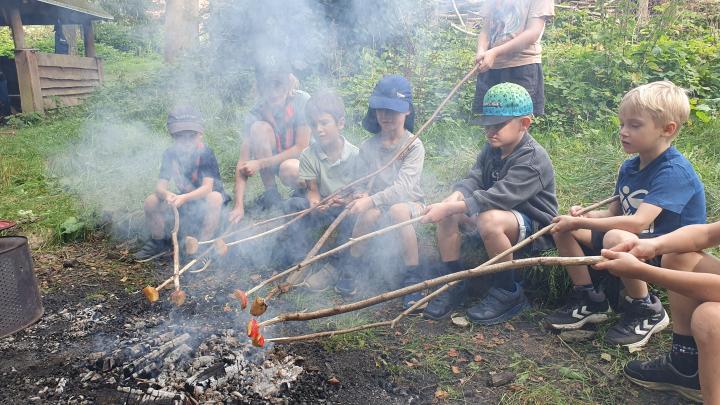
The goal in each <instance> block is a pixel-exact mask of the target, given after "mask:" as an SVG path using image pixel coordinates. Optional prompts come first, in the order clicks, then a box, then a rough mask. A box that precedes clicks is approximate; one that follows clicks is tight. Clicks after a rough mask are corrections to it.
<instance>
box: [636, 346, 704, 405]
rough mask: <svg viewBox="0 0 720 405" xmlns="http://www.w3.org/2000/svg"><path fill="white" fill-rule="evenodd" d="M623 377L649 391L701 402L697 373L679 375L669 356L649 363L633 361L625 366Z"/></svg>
mask: <svg viewBox="0 0 720 405" xmlns="http://www.w3.org/2000/svg"><path fill="white" fill-rule="evenodd" d="M624 371H625V376H626V377H627V378H628V379H629V380H630V381H632V382H634V383H635V384H637V385H639V386H641V387H645V388H648V389H651V390H657V391H674V392H677V393H679V394H680V395H682V396H683V397H685V398H687V399H690V400H692V401H696V402H702V394H701V393H700V378H699V376H698V372H695V374H693V375H685V374H682V373H680V372H679V371H677V370H676V369H675V367H673V365H672V363H671V362H670V354H666V355H664V356H662V357H658V358H657V359H654V360H650V361H645V362H643V361H640V360H633V361H631V362H629V363H628V364H627V365H625V370H624Z"/></svg>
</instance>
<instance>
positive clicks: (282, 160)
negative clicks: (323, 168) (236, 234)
mask: <svg viewBox="0 0 720 405" xmlns="http://www.w3.org/2000/svg"><path fill="white" fill-rule="evenodd" d="M297 85H298V83H297V79H296V78H295V76H294V75H293V74H292V73H290V71H288V70H284V69H282V68H268V69H260V68H258V72H257V73H256V86H257V92H258V94H259V95H260V101H259V102H258V104H257V105H256V106H255V107H253V109H252V110H251V111H250V113H249V114H248V116H247V118H246V120H245V140H244V141H243V144H242V147H241V149H240V159H239V160H238V162H237V168H236V170H235V207H234V208H233V210H232V211H231V212H230V216H229V220H230V222H232V223H237V222H239V221H240V220H241V219H242V218H243V217H244V216H245V200H244V198H245V185H246V183H247V180H248V178H250V177H252V176H254V175H256V174H257V173H260V177H261V179H262V183H263V186H264V187H265V191H264V192H263V194H262V195H261V196H260V197H259V198H258V200H257V202H258V204H259V205H260V207H261V208H263V209H268V208H271V207H273V206H276V205H278V204H280V203H281V201H282V198H281V197H280V193H279V192H278V189H277V183H276V182H275V176H276V175H278V176H279V177H280V179H281V181H282V182H283V184H285V185H286V186H288V187H290V188H292V189H297V188H300V187H299V186H300V185H299V181H298V168H299V165H300V163H299V161H298V157H299V156H300V152H302V151H303V149H305V148H306V147H307V146H308V144H309V143H310V128H309V127H308V126H307V123H306V122H305V103H306V102H307V100H308V98H310V96H309V95H308V94H307V93H305V92H303V91H300V90H297Z"/></svg>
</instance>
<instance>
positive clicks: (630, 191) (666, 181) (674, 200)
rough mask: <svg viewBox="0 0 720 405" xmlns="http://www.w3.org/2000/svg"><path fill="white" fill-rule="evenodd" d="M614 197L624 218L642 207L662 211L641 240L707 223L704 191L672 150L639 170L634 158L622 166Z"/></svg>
mask: <svg viewBox="0 0 720 405" xmlns="http://www.w3.org/2000/svg"><path fill="white" fill-rule="evenodd" d="M615 193H616V194H618V195H620V205H621V206H622V210H623V214H624V215H633V214H635V212H636V211H637V209H638V207H639V206H640V204H642V203H647V204H652V205H654V206H656V207H660V208H662V211H661V212H660V215H658V216H657V218H655V221H653V223H652V224H650V227H649V228H648V229H646V230H644V231H643V232H642V234H643V236H647V237H655V236H660V235H664V234H666V233H670V232H672V231H674V230H676V229H678V228H681V227H683V226H685V225H692V224H704V223H705V222H706V221H707V211H706V208H705V188H704V186H703V184H702V182H701V181H700V178H699V177H698V175H697V173H695V169H693V167H692V164H690V162H689V161H688V160H687V159H686V158H685V156H683V155H682V153H680V152H679V151H678V150H677V149H675V147H674V146H671V147H669V148H668V149H667V150H666V151H665V152H663V153H662V154H661V155H660V156H658V157H657V158H655V160H653V161H652V162H650V164H648V165H647V166H645V168H643V169H642V170H640V158H639V157H637V156H636V157H634V158H632V159H628V160H626V161H625V162H623V164H622V166H621V167H620V174H619V175H618V180H617V184H616V185H615Z"/></svg>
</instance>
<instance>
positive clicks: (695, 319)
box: [691, 261, 720, 405]
mask: <svg viewBox="0 0 720 405" xmlns="http://www.w3.org/2000/svg"><path fill="white" fill-rule="evenodd" d="M717 265H718V263H717V261H716V262H715V266H717ZM691 325H692V334H693V337H694V338H695V342H697V345H698V351H699V359H698V360H699V366H700V387H701V389H702V396H703V402H704V403H705V404H709V405H717V404H720V303H718V302H706V303H704V304H701V305H700V306H698V307H697V309H695V312H693V314H692V323H691Z"/></svg>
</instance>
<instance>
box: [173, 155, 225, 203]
mask: <svg viewBox="0 0 720 405" xmlns="http://www.w3.org/2000/svg"><path fill="white" fill-rule="evenodd" d="M205 177H212V178H213V191H217V192H219V193H220V194H222V195H223V199H224V200H225V201H227V200H228V199H229V197H228V195H227V194H226V193H225V189H224V187H223V183H222V180H221V179H220V170H219V169H218V163H217V159H216V158H215V154H214V153H213V151H212V149H210V148H208V147H207V146H205V145H204V144H202V143H200V144H198V146H197V147H196V148H194V149H193V150H192V151H191V152H189V153H188V152H184V151H182V150H181V149H180V148H178V147H177V145H173V146H171V147H169V148H167V149H166V150H165V153H163V158H162V163H161V165H160V178H161V179H163V180H167V181H172V182H173V183H175V187H176V188H177V190H178V192H179V193H180V194H186V193H189V192H191V191H194V190H197V189H198V188H199V187H200V186H201V185H202V181H203V179H204V178H205Z"/></svg>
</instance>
